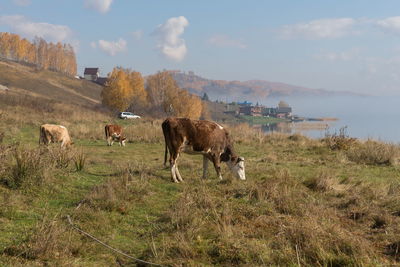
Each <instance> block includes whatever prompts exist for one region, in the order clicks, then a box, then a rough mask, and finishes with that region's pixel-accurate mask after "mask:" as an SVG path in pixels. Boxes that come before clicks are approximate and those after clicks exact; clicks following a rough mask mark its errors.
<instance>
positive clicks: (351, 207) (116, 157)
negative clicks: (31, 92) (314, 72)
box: [0, 95, 400, 266]
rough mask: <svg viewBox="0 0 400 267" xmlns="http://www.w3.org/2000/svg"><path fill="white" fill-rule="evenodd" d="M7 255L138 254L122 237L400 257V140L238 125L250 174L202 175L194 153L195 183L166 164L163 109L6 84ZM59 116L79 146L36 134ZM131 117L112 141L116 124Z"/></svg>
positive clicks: (10, 258)
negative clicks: (121, 138) (49, 96)
mask: <svg viewBox="0 0 400 267" xmlns="http://www.w3.org/2000/svg"><path fill="white" fill-rule="evenodd" d="M0 107H1V109H0V114H1V115H0V116H1V120H0V140H1V143H0V200H1V201H2V203H3V205H1V206H0V265H2V266H3V265H4V266H18V265H21V266H55V265H59V266H121V265H123V266H136V265H137V263H135V262H134V261H133V260H131V259H128V258H126V257H124V256H121V255H119V254H116V253H115V252H113V251H111V250H109V249H107V248H105V247H102V246H101V245H99V244H98V243H96V242H94V241H93V240H91V239H89V238H87V237H85V236H83V235H82V234H80V233H78V232H77V231H75V230H74V229H73V228H72V227H71V226H70V225H69V224H68V222H67V215H69V216H70V217H71V218H72V220H73V222H74V223H75V225H76V226H78V227H79V228H81V229H82V230H84V231H87V232H89V233H90V234H92V235H94V236H95V237H97V238H99V239H100V240H102V241H104V242H106V243H107V244H109V245H111V246H112V247H114V248H117V249H119V250H122V251H123V252H125V253H127V254H129V255H132V256H134V257H136V258H140V259H142V260H146V261H151V262H155V263H159V264H162V265H164V266H395V265H398V264H400V252H399V248H400V232H399V229H400V177H399V176H400V172H399V170H400V169H399V168H400V167H399V165H398V160H399V148H398V147H397V146H394V145H391V144H384V143H378V142H374V141H367V142H364V143H361V142H359V141H357V140H353V139H350V138H347V137H340V136H330V137H329V138H328V139H327V140H311V139H308V138H306V137H304V136H300V135H290V136H289V135H282V134H273V135H265V134H263V133H262V132H260V131H258V130H255V129H253V128H251V127H250V126H248V125H247V124H239V125H236V126H232V127H230V126H228V125H226V126H227V127H228V128H230V132H231V135H232V136H233V138H234V140H235V148H236V150H237V152H238V153H239V154H240V155H241V156H243V157H245V160H246V161H245V162H246V176H247V180H246V181H238V180H236V179H235V178H233V177H232V176H231V175H230V174H229V172H228V170H227V168H226V167H225V166H224V168H223V177H224V180H222V181H219V180H218V179H217V178H216V175H215V172H214V171H213V170H212V169H211V170H210V174H209V178H208V179H206V180H203V179H201V178H200V177H201V174H202V169H201V168H202V161H201V160H202V159H201V157H199V156H190V155H182V156H181V157H180V161H179V166H180V171H181V173H182V176H183V178H184V180H185V182H184V183H181V184H174V183H172V182H171V178H170V173H169V170H168V169H165V168H164V167H163V157H164V142H163V137H162V132H161V127H160V123H161V120H155V121H152V120H146V119H143V120H125V121H120V120H118V121H116V120H115V119H113V118H112V117H110V116H109V115H108V114H105V113H101V112H97V111H93V110H90V109H86V108H85V107H82V106H74V105H66V104H61V103H59V102H50V103H49V102H48V101H45V100H43V99H40V98H37V97H35V98H33V97H29V96H26V97H25V98H18V99H17V98H15V96H12V95H8V96H4V95H0ZM44 122H52V123H60V124H64V125H66V126H67V127H68V128H69V131H70V134H71V136H72V139H73V140H74V142H75V145H74V147H73V148H72V149H71V150H60V149H59V148H58V146H56V145H53V146H51V147H50V148H49V149H45V148H39V147H38V138H39V136H38V134H39V131H38V129H39V125H40V124H42V123H44ZM110 122H117V123H120V124H121V125H123V126H124V129H125V132H126V135H127V137H128V140H129V143H127V146H126V147H119V146H118V145H116V144H114V146H113V147H107V146H106V141H105V140H104V137H103V134H104V133H103V131H104V128H103V127H104V125H105V124H106V123H110Z"/></svg>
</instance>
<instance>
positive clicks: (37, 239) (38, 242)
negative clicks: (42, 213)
mask: <svg viewBox="0 0 400 267" xmlns="http://www.w3.org/2000/svg"><path fill="white" fill-rule="evenodd" d="M34 228H35V229H34V231H32V232H31V233H30V234H29V235H28V236H27V237H26V239H25V241H24V242H23V243H21V244H19V245H14V246H10V247H7V248H6V249H5V250H4V253H5V254H7V255H9V256H15V257H20V258H24V259H27V260H30V261H34V260H40V261H41V262H46V261H48V260H56V261H57V259H59V258H65V257H69V256H71V255H72V254H73V252H74V251H73V250H74V249H73V245H72V244H71V230H69V229H68V228H67V227H66V225H65V223H64V222H62V219H61V218H59V217H58V216H56V217H54V218H51V219H50V218H47V217H44V218H43V219H42V220H41V221H39V222H38V223H37V224H36V226H35V227H34Z"/></svg>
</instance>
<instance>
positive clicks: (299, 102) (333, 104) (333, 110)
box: [263, 97, 400, 143]
mask: <svg viewBox="0 0 400 267" xmlns="http://www.w3.org/2000/svg"><path fill="white" fill-rule="evenodd" d="M279 100H285V101H286V102H287V103H288V104H289V105H290V106H292V108H293V114H295V115H299V116H305V117H314V118H315V117H335V118H338V119H339V120H338V121H335V122H324V123H327V124H328V126H329V128H328V131H329V132H330V133H335V132H336V133H339V129H340V128H341V127H345V126H347V128H346V129H347V131H346V132H347V134H348V135H349V136H351V137H357V138H361V139H367V138H373V139H377V140H381V141H386V142H392V143H400V97H324V98H322V97H321V98H315V97H314V98H281V99H268V101H266V103H264V104H266V105H267V106H276V105H277V103H278V102H279ZM288 126H290V125H288ZM296 128H302V127H298V126H295V127H290V129H291V132H292V133H294V132H301V133H303V134H305V135H307V136H310V137H315V138H321V137H324V136H325V132H326V130H325V129H324V127H322V128H321V125H320V122H319V125H318V129H308V130H304V129H303V130H299V129H296ZM263 129H264V130H265V131H268V127H263ZM278 131H288V130H287V127H283V130H281V129H278Z"/></svg>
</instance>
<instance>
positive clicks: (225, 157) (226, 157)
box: [220, 152, 230, 162]
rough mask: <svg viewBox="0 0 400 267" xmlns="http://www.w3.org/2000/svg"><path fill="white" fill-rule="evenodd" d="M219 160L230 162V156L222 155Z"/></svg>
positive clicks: (227, 154) (225, 153)
mask: <svg viewBox="0 0 400 267" xmlns="http://www.w3.org/2000/svg"><path fill="white" fill-rule="evenodd" d="M220 160H221V161H224V162H226V161H229V160H230V154H229V153H227V152H224V153H222V154H221V157H220Z"/></svg>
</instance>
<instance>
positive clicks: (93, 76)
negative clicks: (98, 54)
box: [83, 68, 107, 86]
mask: <svg viewBox="0 0 400 267" xmlns="http://www.w3.org/2000/svg"><path fill="white" fill-rule="evenodd" d="M83 78H84V79H85V80H88V81H92V82H95V83H97V84H99V85H101V86H105V85H106V82H107V77H100V74H99V68H85V71H84V73H83Z"/></svg>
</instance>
